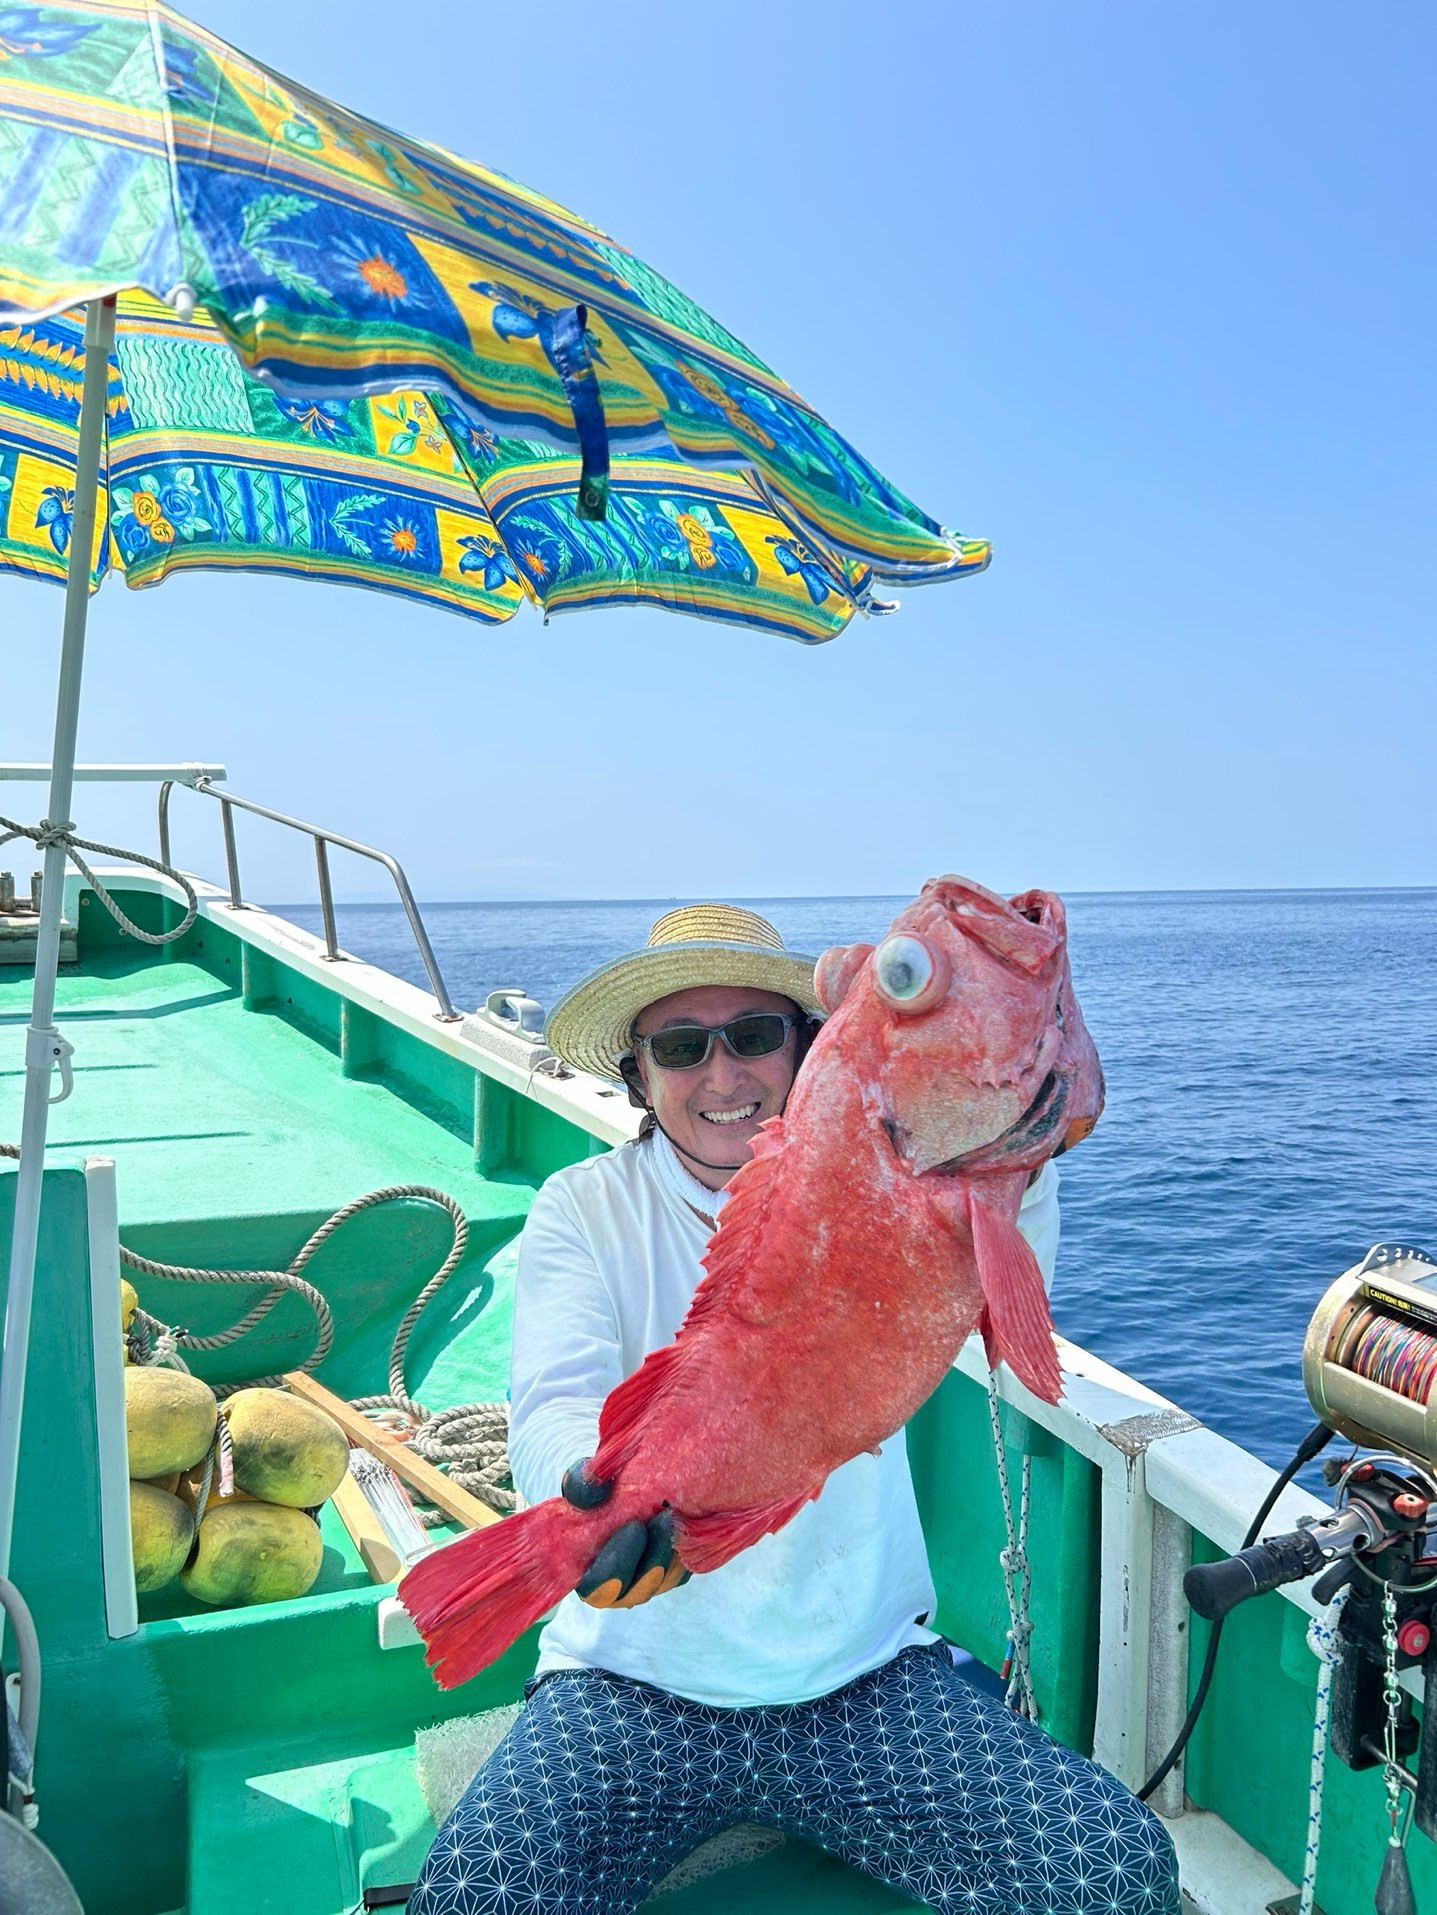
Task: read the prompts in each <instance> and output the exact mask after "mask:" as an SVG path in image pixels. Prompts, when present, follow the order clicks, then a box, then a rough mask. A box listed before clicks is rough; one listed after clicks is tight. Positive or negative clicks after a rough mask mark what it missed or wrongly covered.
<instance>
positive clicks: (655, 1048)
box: [634, 1011, 799, 1071]
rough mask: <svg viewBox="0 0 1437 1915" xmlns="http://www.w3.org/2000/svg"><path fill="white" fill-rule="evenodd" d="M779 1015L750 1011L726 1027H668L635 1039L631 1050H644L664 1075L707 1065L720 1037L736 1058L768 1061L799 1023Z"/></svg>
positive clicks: (735, 1018)
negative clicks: (666, 1072)
mask: <svg viewBox="0 0 1437 1915" xmlns="http://www.w3.org/2000/svg"><path fill="white" fill-rule="evenodd" d="M798 1021H799V1020H798V1019H797V1018H796V1017H787V1016H785V1015H784V1014H783V1012H781V1011H751V1012H749V1014H748V1015H747V1016H746V1017H731V1018H730V1019H729V1021H728V1023H727V1024H716V1025H714V1026H713V1027H712V1028H710V1027H709V1026H708V1025H707V1024H670V1025H668V1026H667V1027H666V1028H665V1029H664V1030H662V1031H654V1032H652V1033H651V1035H649V1036H648V1037H636V1038H635V1039H634V1048H635V1049H636V1050H639V1049H642V1050H646V1051H647V1052H648V1054H649V1057H650V1060H651V1061H652V1062H653V1063H655V1064H657V1065H658V1067H659V1069H660V1070H664V1071H691V1070H694V1069H696V1068H697V1067H698V1066H699V1065H700V1064H706V1063H707V1062H708V1059H709V1052H710V1051H711V1050H712V1049H713V1047H714V1039H715V1038H716V1037H721V1038H722V1039H723V1041H724V1043H725V1044H726V1045H727V1046H728V1048H729V1050H731V1051H732V1052H733V1054H734V1056H735V1057H742V1058H746V1059H747V1058H753V1057H771V1056H772V1055H773V1053H774V1052H775V1051H779V1050H782V1049H783V1047H784V1045H785V1044H786V1043H787V1042H788V1034H789V1032H790V1031H791V1030H792V1029H793V1028H794V1026H795V1025H796V1024H797V1023H798Z"/></svg>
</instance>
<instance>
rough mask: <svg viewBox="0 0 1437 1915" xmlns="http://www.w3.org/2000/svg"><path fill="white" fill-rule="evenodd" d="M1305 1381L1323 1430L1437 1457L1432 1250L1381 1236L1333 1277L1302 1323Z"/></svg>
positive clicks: (1435, 1262)
mask: <svg viewBox="0 0 1437 1915" xmlns="http://www.w3.org/2000/svg"><path fill="white" fill-rule="evenodd" d="M1302 1381H1303V1384H1304V1386H1305V1387H1306V1390H1307V1395H1308V1400H1309V1402H1310V1403H1311V1404H1312V1407H1313V1409H1314V1410H1315V1411H1316V1412H1317V1415H1318V1417H1319V1418H1320V1419H1321V1421H1322V1422H1324V1423H1325V1424H1326V1425H1327V1427H1328V1428H1329V1429H1332V1430H1336V1431H1337V1432H1338V1433H1339V1434H1340V1435H1342V1436H1346V1437H1349V1438H1351V1440H1352V1441H1353V1442H1354V1443H1357V1444H1359V1445H1360V1446H1361V1447H1362V1448H1364V1449H1377V1450H1397V1451H1399V1452H1400V1453H1401V1454H1402V1455H1403V1456H1406V1457H1410V1458H1412V1459H1413V1461H1415V1462H1418V1463H1422V1464H1425V1465H1427V1466H1428V1467H1429V1468H1430V1467H1432V1466H1433V1465H1437V1387H1434V1386H1437V1257H1433V1256H1432V1255H1430V1254H1429V1253H1428V1252H1427V1251H1425V1250H1415V1249H1412V1248H1410V1247H1408V1246H1407V1245H1404V1244H1389V1243H1382V1244H1377V1245H1376V1246H1375V1247H1374V1248H1373V1249H1372V1250H1370V1251H1369V1252H1368V1253H1367V1256H1366V1258H1365V1259H1364V1260H1363V1262H1362V1263H1360V1264H1359V1265H1357V1266H1356V1267H1355V1268H1354V1269H1352V1270H1348V1271H1346V1272H1345V1273H1344V1274H1343V1275H1342V1276H1340V1277H1339V1278H1338V1279H1337V1281H1336V1282H1335V1283H1334V1284H1332V1285H1331V1286H1330V1287H1329V1289H1328V1290H1327V1292H1326V1294H1325V1295H1324V1296H1323V1298H1322V1300H1321V1302H1320V1303H1319V1304H1318V1306H1317V1308H1316V1310H1315V1311H1314V1312H1313V1315H1312V1321H1311V1322H1310V1323H1309V1324H1308V1326H1307V1336H1306V1339H1305V1341H1304V1343H1303V1348H1302Z"/></svg>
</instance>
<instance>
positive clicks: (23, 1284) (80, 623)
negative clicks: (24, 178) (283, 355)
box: [0, 298, 115, 1576]
mask: <svg viewBox="0 0 1437 1915" xmlns="http://www.w3.org/2000/svg"><path fill="white" fill-rule="evenodd" d="M114 336H115V302H114V300H113V298H110V299H93V300H91V301H90V303H89V306H88V307H87V309H86V313H85V379H84V385H83V386H82V388H81V394H80V428H79V443H78V445H77V447H76V453H75V498H74V505H73V508H72V511H71V516H70V549H69V569H68V572H67V574H66V579H65V624H64V631H63V634H62V637H61V642H60V685H59V691H58V694H57V696H56V702H55V747H54V751H53V753H52V754H51V758H50V803H49V808H48V810H47V812H46V818H47V820H48V821H49V822H50V823H51V824H52V825H57V826H62V827H66V828H68V825H69V822H70V797H71V791H72V788H73V785H74V772H75V733H76V730H77V728H78V725H79V717H80V678H81V673H82V670H83V666H84V659H85V615H86V613H87V611H88V610H89V601H90V559H91V553H92V551H93V549H94V532H95V510H96V503H97V498H98V493H99V474H100V449H101V446H102V444H103V441H104V428H105V401H106V395H107V389H108V385H109V368H110V346H111V343H112V341H113V339H114ZM64 902H65V847H64V845H63V844H48V845H46V846H45V865H44V878H43V881H42V889H41V893H40V927H39V934H38V936H37V938H36V941H35V989H34V995H33V996H32V998H31V1009H30V1028H29V1029H28V1031H27V1032H26V1033H25V1115H24V1118H23V1121H22V1124H21V1130H20V1170H19V1175H18V1176H17V1178H16V1180H15V1222H14V1229H13V1231H12V1233H11V1238H10V1274H9V1284H8V1290H7V1296H6V1304H5V1343H4V1360H3V1365H0V1576H8V1574H9V1573H10V1543H11V1537H12V1533H13V1530H14V1524H15V1490H16V1483H17V1480H18V1477H19V1472H20V1423H21V1415H22V1411H23V1409H24V1403H25V1359H26V1356H27V1354H28V1346H29V1341H30V1303H31V1297H32V1295H33V1292H34V1286H35V1247H36V1243H37V1241H38V1238H39V1230H40V1186H41V1180H42V1177H43V1175H44V1170H45V1131H46V1128H47V1125H48V1122H49V1116H50V1108H49V1107H50V1085H51V1082H52V1079H53V1077H54V1072H55V1065H56V1063H57V1061H58V1058H59V1057H60V1056H64V1055H68V1053H67V1052H60V1051H59V1050H58V1046H57V1033H56V1031H55V1030H54V1028H53V1020H54V1015H55V974H56V971H57V970H58V968H59V960H60V919H61V915H62V911H63V907H64ZM71 1382H73V1379H71Z"/></svg>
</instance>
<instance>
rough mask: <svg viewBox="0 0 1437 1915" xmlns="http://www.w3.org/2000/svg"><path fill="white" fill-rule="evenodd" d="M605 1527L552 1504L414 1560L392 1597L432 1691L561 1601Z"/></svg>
mask: <svg viewBox="0 0 1437 1915" xmlns="http://www.w3.org/2000/svg"><path fill="white" fill-rule="evenodd" d="M612 1527H613V1518H612V1517H608V1518H606V1517H605V1516H604V1514H603V1512H602V1510H579V1509H575V1508H574V1507H573V1505H572V1504H570V1503H566V1502H565V1501H564V1500H563V1498H562V1497H559V1496H553V1497H550V1498H549V1500H548V1501H547V1502H543V1503H536V1504H535V1505H534V1506H533V1508H532V1509H526V1510H521V1511H519V1512H518V1513H517V1514H516V1515H513V1516H506V1517H505V1518H504V1519H503V1521H502V1522H498V1523H494V1524H492V1525H491V1526H490V1527H489V1528H487V1529H476V1530H471V1532H470V1533H469V1534H468V1535H467V1536H461V1537H459V1538H458V1539H457V1540H456V1541H455V1542H452V1543H448V1544H446V1545H445V1547H444V1548H443V1549H436V1550H435V1551H434V1552H433V1553H432V1554H431V1555H428V1556H424V1557H421V1558H420V1560H419V1561H418V1562H417V1563H416V1564H415V1565H414V1567H413V1568H412V1569H411V1570H409V1571H408V1573H407V1574H406V1575H405V1576H404V1577H403V1578H402V1579H401V1581H400V1584H399V1592H398V1593H399V1600H400V1602H402V1603H403V1605H404V1607H405V1608H406V1609H407V1610H408V1611H409V1613H410V1615H411V1616H412V1617H413V1618H414V1626H415V1628H416V1629H418V1631H419V1633H420V1635H421V1636H423V1638H424V1644H425V1657H424V1659H425V1661H426V1662H427V1663H428V1664H429V1667H430V1668H431V1669H432V1670H433V1671H434V1679H435V1681H436V1682H437V1683H438V1684H439V1687H440V1688H441V1689H454V1688H457V1687H458V1685H459V1684H460V1683H461V1682H467V1681H468V1680H469V1678H470V1677H471V1676H476V1675H478V1673H479V1671H480V1670H481V1669H484V1668H487V1667H488V1665H489V1664H490V1663H491V1662H493V1661H494V1660H495V1658H496V1657H498V1656H501V1655H502V1654H503V1653H504V1651H505V1650H506V1649H507V1648H508V1647H509V1645H510V1644H511V1643H512V1642H515V1641H517V1639H518V1638H519V1637H520V1636H522V1635H523V1633H524V1631H525V1630H526V1629H527V1628H528V1627H529V1625H530V1623H532V1622H537V1621H538V1619H539V1617H540V1616H542V1615H543V1614H544V1612H545V1611H546V1610H548V1609H552V1608H553V1606H554V1604H555V1603H556V1602H558V1601H559V1600H560V1598H561V1597H563V1596H567V1595H568V1593H569V1591H570V1590H571V1589H572V1588H573V1587H574V1585H575V1584H576V1583H577V1582H578V1580H579V1578H580V1577H581V1576H582V1575H583V1573H584V1571H585V1570H586V1569H587V1568H588V1566H589V1564H590V1562H591V1561H592V1560H593V1558H594V1556H595V1555H596V1554H597V1552H598V1550H599V1548H600V1546H601V1544H602V1542H603V1539H604V1531H605V1530H606V1529H610V1528H612Z"/></svg>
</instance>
